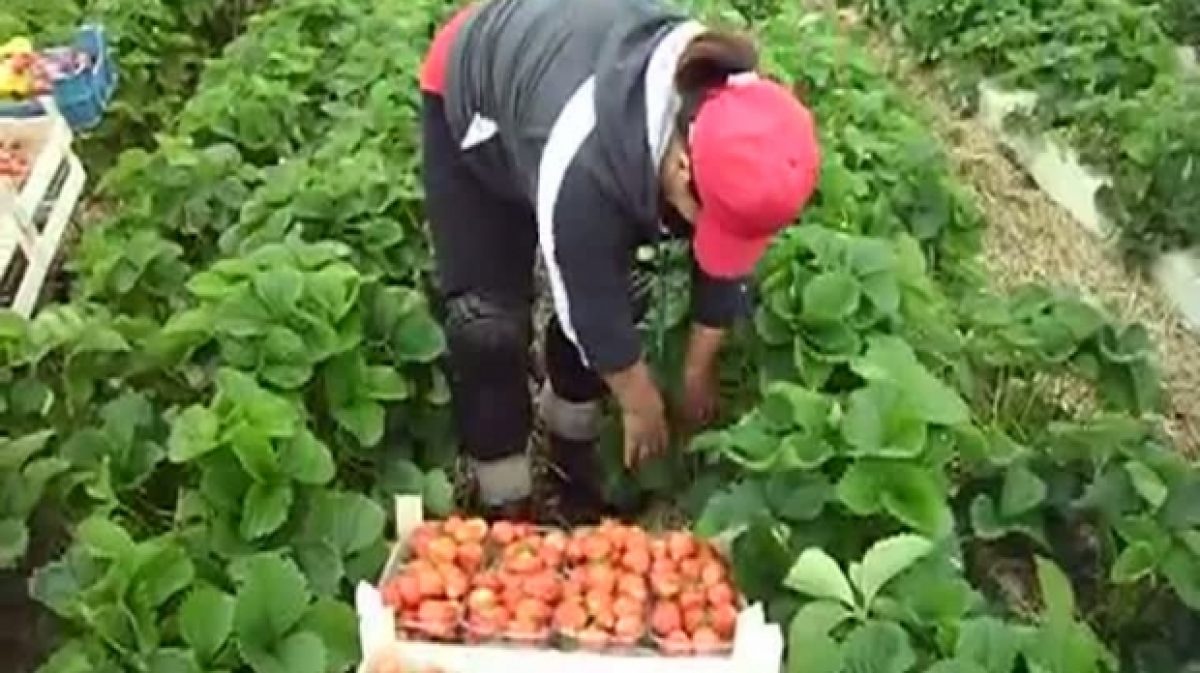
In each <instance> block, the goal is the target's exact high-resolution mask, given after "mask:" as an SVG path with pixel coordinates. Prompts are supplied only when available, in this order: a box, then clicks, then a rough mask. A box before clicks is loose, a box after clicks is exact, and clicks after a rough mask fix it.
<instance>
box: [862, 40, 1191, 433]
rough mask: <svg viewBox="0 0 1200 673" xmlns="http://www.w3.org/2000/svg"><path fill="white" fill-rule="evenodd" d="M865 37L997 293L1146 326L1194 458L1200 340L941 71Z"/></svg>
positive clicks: (1170, 406) (1172, 413)
mask: <svg viewBox="0 0 1200 673" xmlns="http://www.w3.org/2000/svg"><path fill="white" fill-rule="evenodd" d="M844 18H846V19H848V21H847V23H851V24H854V23H857V22H856V21H854V19H853V17H844ZM870 35H871V38H870V42H869V49H870V50H871V52H872V53H873V54H874V55H875V57H876V59H877V60H878V62H879V64H880V65H881V67H883V68H884V69H885V71H886V72H887V73H888V74H889V75H890V76H891V78H892V79H893V81H895V82H897V83H898V85H899V86H901V87H903V89H904V90H905V91H907V92H908V96H907V97H908V98H909V99H910V100H913V101H920V108H921V110H920V111H921V112H923V113H924V115H925V117H926V118H927V120H928V121H929V126H930V129H931V130H932V131H933V132H934V133H935V135H936V136H937V137H938V139H939V140H940V141H941V144H942V146H943V147H944V148H945V150H946V153H947V156H948V159H949V161H950V165H951V170H952V171H953V173H954V174H955V175H956V176H958V177H959V178H960V179H961V180H962V181H963V182H964V184H965V185H966V186H967V187H969V188H970V189H971V190H972V191H973V192H974V194H975V196H976V200H977V202H978V204H979V206H980V208H981V209H982V210H983V213H984V216H985V218H986V221H987V224H988V226H987V230H986V232H985V234H984V262H985V264H986V266H987V268H988V270H989V272H990V275H991V277H992V279H993V283H994V284H995V285H996V286H997V289H1001V290H1003V289H1010V288H1013V287H1016V286H1018V285H1021V284H1023V283H1029V282H1040V283H1046V284H1048V285H1056V286H1064V287H1077V288H1079V289H1080V290H1081V291H1082V292H1084V294H1085V295H1087V296H1090V297H1091V298H1092V299H1093V300H1095V301H1096V302H1098V303H1099V304H1100V305H1103V306H1104V307H1105V308H1107V309H1108V311H1109V312H1110V313H1111V314H1112V315H1114V316H1115V317H1117V318H1118V319H1120V320H1123V321H1127V322H1140V323H1142V324H1143V325H1145V326H1146V328H1147V329H1148V330H1149V332H1150V334H1151V337H1152V339H1153V342H1154V344H1155V346H1156V348H1157V351H1158V361H1159V368H1160V370H1161V373H1162V377H1163V384H1164V387H1165V389H1166V393H1167V395H1166V397H1167V399H1166V401H1165V405H1164V419H1163V420H1164V425H1165V427H1166V430H1167V432H1168V433H1169V434H1170V435H1171V438H1172V439H1173V440H1174V442H1175V444H1176V446H1177V447H1178V448H1179V450H1180V451H1182V452H1183V453H1185V454H1186V455H1188V456H1191V457H1195V456H1200V335H1197V334H1196V333H1194V332H1192V331H1190V330H1189V329H1188V328H1187V326H1186V325H1185V324H1184V323H1183V321H1182V320H1181V319H1180V317H1179V314H1178V313H1177V312H1176V311H1175V310H1174V308H1173V307H1172V306H1171V305H1170V304H1169V302H1168V301H1167V299H1166V298H1165V297H1164V296H1163V295H1162V293H1161V292H1160V291H1159V290H1158V288H1157V287H1155V286H1154V285H1153V283H1152V282H1151V281H1150V280H1149V279H1148V278H1147V277H1146V276H1145V275H1144V274H1143V273H1141V272H1140V271H1138V270H1134V269H1131V268H1129V267H1128V266H1126V265H1125V264H1124V263H1123V262H1122V261H1121V260H1120V258H1119V257H1118V255H1117V254H1116V252H1115V250H1114V248H1113V247H1112V246H1111V245H1110V244H1109V243H1108V242H1106V241H1102V240H1100V239H1098V238H1095V237H1093V236H1091V235H1089V234H1087V233H1085V232H1084V231H1083V229H1082V227H1081V226H1080V225H1079V224H1078V223H1076V222H1075V221H1074V220H1073V219H1072V218H1071V216H1070V215H1069V214H1068V213H1067V212H1066V211H1065V210H1063V209H1062V208H1060V207H1059V206H1058V205H1057V204H1055V203H1054V202H1053V201H1051V200H1050V198H1049V197H1048V196H1047V195H1046V194H1045V193H1043V192H1042V191H1041V190H1040V189H1039V188H1038V187H1037V186H1036V185H1035V184H1034V183H1033V182H1032V180H1030V179H1029V177H1028V175H1027V174H1026V173H1025V172H1024V171H1023V170H1022V169H1021V168H1019V167H1018V166H1017V165H1016V164H1015V163H1014V162H1013V161H1012V160H1010V158H1009V156H1008V155H1007V154H1006V152H1005V151H1004V150H1003V149H1002V148H1001V146H1000V145H999V143H998V141H997V138H996V137H995V136H994V135H993V134H992V133H991V132H990V131H989V130H988V129H986V128H985V127H984V126H983V124H982V123H980V122H978V121H976V120H975V119H973V118H971V117H965V116H963V115H962V114H960V113H959V111H958V110H956V109H955V107H954V106H953V105H951V103H950V102H949V101H948V100H947V96H946V93H945V92H946V88H945V87H944V86H943V85H942V84H940V83H941V82H944V81H949V78H948V77H947V76H946V73H945V71H944V69H942V68H939V67H934V68H930V67H925V66H921V65H919V64H916V63H914V62H913V61H912V60H911V59H910V58H908V56H907V54H906V53H905V52H904V49H903V47H902V46H901V45H897V44H896V43H895V42H894V41H893V40H892V39H891V38H890V37H888V36H885V35H881V34H879V33H878V32H875V33H870Z"/></svg>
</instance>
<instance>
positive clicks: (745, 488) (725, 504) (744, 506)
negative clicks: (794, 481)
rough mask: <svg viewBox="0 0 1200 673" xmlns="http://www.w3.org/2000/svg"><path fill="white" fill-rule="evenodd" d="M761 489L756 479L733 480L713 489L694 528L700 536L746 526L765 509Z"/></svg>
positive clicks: (715, 534) (711, 535)
mask: <svg viewBox="0 0 1200 673" xmlns="http://www.w3.org/2000/svg"><path fill="white" fill-rule="evenodd" d="M763 498H764V496H763V490H762V488H761V487H760V486H759V484H758V483H757V482H753V481H748V480H743V481H737V482H734V483H733V484H730V485H728V486H727V487H725V488H723V489H721V490H719V491H717V492H716V493H714V494H713V495H712V496H711V497H709V498H708V500H707V501H706V502H705V503H704V509H703V511H702V512H701V513H700V516H699V517H698V518H697V519H696V523H695V525H694V529H695V532H696V534H697V535H699V536H701V537H716V536H718V535H720V534H722V533H725V532H727V531H737V530H740V529H742V528H743V527H745V526H748V525H750V523H751V522H752V521H754V519H756V518H758V517H760V516H762V515H763V513H764V512H765V511H767V503H766V501H765V500H764V499H763Z"/></svg>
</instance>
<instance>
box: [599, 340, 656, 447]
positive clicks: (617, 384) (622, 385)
mask: <svg viewBox="0 0 1200 673" xmlns="http://www.w3.org/2000/svg"><path fill="white" fill-rule="evenodd" d="M604 378H605V382H607V383H608V386H609V388H610V389H611V390H612V391H613V395H614V396H615V397H616V398H617V402H618V403H620V405H621V425H622V429H623V430H624V432H625V444H624V450H625V467H627V468H633V467H635V466H637V465H638V464H639V463H641V462H642V461H644V460H646V459H647V458H650V457H652V456H656V455H658V454H660V453H662V452H663V451H665V450H666V449H667V443H668V441H669V439H670V431H669V429H668V427H667V415H666V408H665V405H664V404H663V399H662V394H661V393H659V391H658V386H657V385H655V383H654V377H653V376H651V374H650V368H649V367H647V366H646V363H645V362H642V361H638V362H637V363H635V364H633V365H632V366H630V367H629V368H627V369H625V370H623V371H620V372H616V373H613V374H609V375H608V376H605V377H604Z"/></svg>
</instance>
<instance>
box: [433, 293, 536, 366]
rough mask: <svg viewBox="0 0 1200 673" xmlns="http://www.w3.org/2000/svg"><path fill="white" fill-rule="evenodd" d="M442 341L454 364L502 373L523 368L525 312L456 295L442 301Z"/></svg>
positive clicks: (526, 345) (527, 336)
mask: <svg viewBox="0 0 1200 673" xmlns="http://www.w3.org/2000/svg"><path fill="white" fill-rule="evenodd" d="M446 340H447V342H448V344H449V347H450V356H451V359H452V360H453V361H454V363H455V366H456V367H462V368H470V369H477V370H480V371H482V372H503V373H505V374H507V373H508V372H510V371H511V370H512V368H514V367H515V368H517V369H518V370H520V371H524V363H525V361H526V359H527V358H528V353H529V340H530V327H529V314H528V311H522V310H520V309H517V308H515V307H511V306H504V305H502V304H501V303H499V302H496V301H493V300H490V299H487V298H485V297H481V296H479V295H475V294H465V295H460V296H457V297H454V298H453V299H450V300H449V301H448V302H447V303H446ZM477 373H478V372H477Z"/></svg>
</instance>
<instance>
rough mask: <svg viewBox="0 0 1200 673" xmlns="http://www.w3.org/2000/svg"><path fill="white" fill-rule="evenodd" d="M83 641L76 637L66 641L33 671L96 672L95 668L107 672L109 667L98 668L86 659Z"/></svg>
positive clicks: (36, 672)
mask: <svg viewBox="0 0 1200 673" xmlns="http://www.w3.org/2000/svg"><path fill="white" fill-rule="evenodd" d="M85 642H86V641H83V640H78V639H77V640H69V641H67V644H66V645H63V646H62V647H60V648H59V649H57V650H55V652H54V654H52V655H50V658H49V659H47V660H46V662H45V663H43V664H42V665H41V666H39V667H38V669H37V671H35V673H97V670H100V671H103V673H109V671H110V670H111V669H99V668H98V666H97V664H96V663H93V662H92V661H90V660H89V659H88V653H87V651H86V650H85V647H84V643H85Z"/></svg>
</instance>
